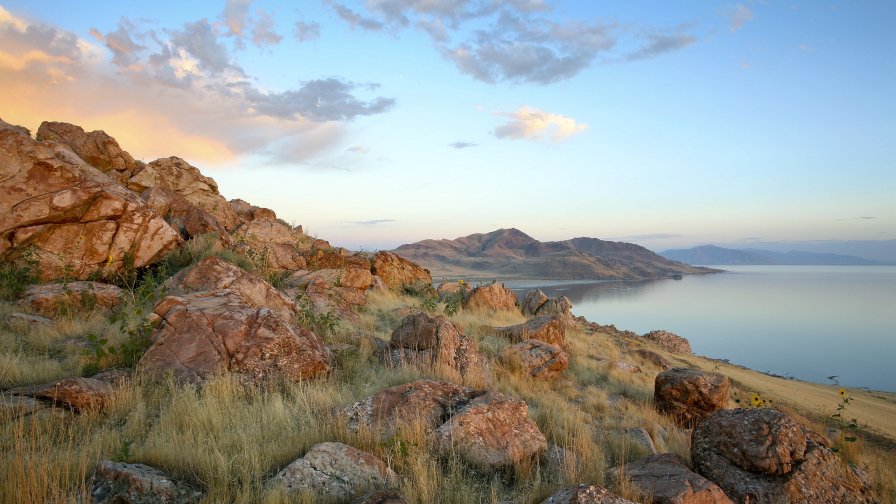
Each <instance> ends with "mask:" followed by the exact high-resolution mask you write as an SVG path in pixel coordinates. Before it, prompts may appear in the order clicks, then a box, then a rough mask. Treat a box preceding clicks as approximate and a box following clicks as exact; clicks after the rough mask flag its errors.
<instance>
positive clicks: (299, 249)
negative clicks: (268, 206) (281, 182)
mask: <svg viewBox="0 0 896 504" xmlns="http://www.w3.org/2000/svg"><path fill="white" fill-rule="evenodd" d="M233 239H234V242H235V243H234V250H236V251H237V252H239V253H241V254H244V255H246V256H248V257H249V258H250V259H252V261H253V262H255V263H257V264H261V265H263V266H265V267H267V268H269V269H271V270H276V271H298V270H303V269H305V268H306V267H307V265H308V263H307V261H306V259H305V256H304V254H305V253H307V251H308V250H310V247H311V240H310V238H308V237H307V236H305V235H304V234H303V233H302V231H301V230H299V229H296V228H293V227H291V226H289V225H287V224H284V223H282V222H280V221H275V220H267V219H255V220H252V221H249V222H247V223H245V224H243V225H242V226H240V227H239V229H237V230H236V232H234V234H233Z"/></svg>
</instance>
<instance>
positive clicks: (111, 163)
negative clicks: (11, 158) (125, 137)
mask: <svg viewBox="0 0 896 504" xmlns="http://www.w3.org/2000/svg"><path fill="white" fill-rule="evenodd" d="M37 139H38V140H39V141H44V140H49V141H53V142H57V143H60V144H64V145H67V146H68V147H70V148H71V149H72V151H74V153H75V154H77V155H78V157H80V158H81V159H83V160H84V161H86V162H87V164H89V165H91V166H93V167H94V168H97V169H99V170H100V171H102V172H105V173H107V174H109V175H110V176H111V177H112V178H114V179H116V180H118V181H119V182H126V181H127V180H128V179H129V178H130V176H131V174H132V173H133V172H134V171H135V170H136V169H137V167H138V163H137V162H136V161H134V158H133V157H131V155H130V154H128V153H127V152H125V151H124V150H122V148H121V147H120V146H119V145H118V142H116V141H115V139H114V138H112V137H111V136H109V135H107V134H106V132H105V131H91V132H90V133H86V132H85V131H84V129H83V128H81V127H80V126H75V125H73V124H68V123H64V122H47V121H44V122H43V123H41V125H40V128H38V130H37Z"/></svg>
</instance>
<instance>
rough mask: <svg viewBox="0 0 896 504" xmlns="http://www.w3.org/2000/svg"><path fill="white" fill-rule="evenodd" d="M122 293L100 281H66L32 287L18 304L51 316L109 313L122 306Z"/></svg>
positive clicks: (118, 289)
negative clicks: (90, 312) (76, 313)
mask: <svg viewBox="0 0 896 504" xmlns="http://www.w3.org/2000/svg"><path fill="white" fill-rule="evenodd" d="M123 296H124V291H122V290H121V289H120V288H119V287H116V286H114V285H110V284H104V283H99V282H67V283H62V284H58V283H56V284H43V285H31V286H29V287H28V288H27V289H26V290H25V294H24V296H23V297H22V299H21V300H20V301H19V304H21V305H23V306H25V307H27V308H30V309H31V310H33V311H35V312H37V313H40V314H41V315H45V316H47V317H53V316H55V315H59V314H61V313H63V312H72V311H80V310H92V309H94V308H99V309H103V310H111V309H113V308H115V307H116V306H118V305H119V304H121V301H122V299H123Z"/></svg>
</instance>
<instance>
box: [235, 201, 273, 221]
mask: <svg viewBox="0 0 896 504" xmlns="http://www.w3.org/2000/svg"><path fill="white" fill-rule="evenodd" d="M229 203H230V207H231V208H233V211H234V213H236V216H237V218H239V220H240V222H241V223H243V224H245V223H246V222H249V221H253V220H255V219H266V220H270V221H274V220H277V214H276V213H274V211H273V210H271V209H270V208H262V207H258V206H255V205H252V204H250V203H249V202H247V201H243V200H241V199H232V200H230V201H229Z"/></svg>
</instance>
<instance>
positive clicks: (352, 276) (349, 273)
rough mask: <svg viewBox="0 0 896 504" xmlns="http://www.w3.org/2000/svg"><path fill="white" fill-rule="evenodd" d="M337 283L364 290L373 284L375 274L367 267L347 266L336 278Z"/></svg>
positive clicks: (340, 285)
mask: <svg viewBox="0 0 896 504" xmlns="http://www.w3.org/2000/svg"><path fill="white" fill-rule="evenodd" d="M336 285H337V286H339V287H348V288H352V289H360V290H362V291H363V290H367V289H369V288H370V286H371V285H373V274H372V273H371V272H370V270H367V269H361V268H346V269H344V270H341V271H340V275H339V277H337V279H336Z"/></svg>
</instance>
